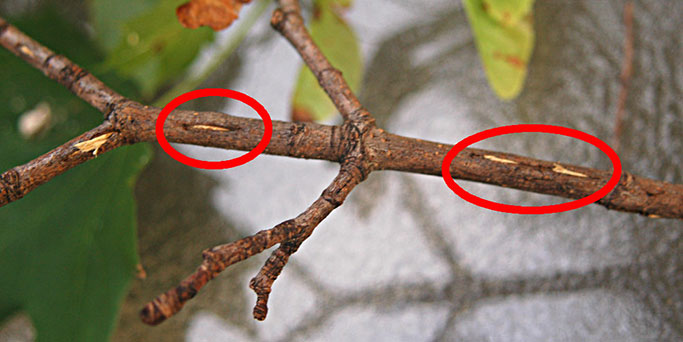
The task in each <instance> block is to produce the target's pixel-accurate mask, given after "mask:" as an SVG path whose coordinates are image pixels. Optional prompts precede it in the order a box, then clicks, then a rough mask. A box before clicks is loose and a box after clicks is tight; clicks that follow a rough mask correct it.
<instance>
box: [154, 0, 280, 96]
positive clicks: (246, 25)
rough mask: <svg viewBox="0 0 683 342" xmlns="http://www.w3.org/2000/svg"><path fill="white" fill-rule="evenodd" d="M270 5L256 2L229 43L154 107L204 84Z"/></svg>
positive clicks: (260, 0) (264, 0) (167, 93)
mask: <svg viewBox="0 0 683 342" xmlns="http://www.w3.org/2000/svg"><path fill="white" fill-rule="evenodd" d="M268 4H270V0H259V1H257V2H256V4H255V6H256V8H255V9H254V10H252V11H250V12H249V14H248V15H247V16H246V17H244V18H243V19H242V20H239V21H238V23H239V24H238V26H237V27H236V28H235V33H234V34H233V35H232V36H231V37H230V41H229V42H228V43H227V44H225V45H224V46H223V47H222V49H221V50H220V51H216V53H214V54H213V56H212V57H211V60H209V61H208V62H207V63H206V65H205V67H204V68H202V70H201V71H200V72H199V73H198V74H195V75H192V74H189V73H188V74H187V76H186V77H185V79H183V80H182V81H180V82H178V83H177V84H176V85H175V86H174V87H173V88H171V89H170V90H169V91H167V92H165V93H163V94H162V95H161V96H159V98H157V100H156V101H154V106H157V107H161V106H165V105H166V104H167V103H169V102H171V100H173V99H174V98H176V97H177V96H178V95H180V94H184V93H186V92H188V91H191V90H194V89H195V88H197V87H199V85H201V84H202V82H204V81H205V80H206V79H207V78H208V77H209V75H211V74H212V73H214V72H215V71H216V69H218V67H219V66H220V65H221V64H222V63H223V61H225V59H227V58H228V57H229V56H230V55H231V54H232V53H233V52H234V51H235V49H237V47H238V46H239V45H240V43H242V41H243V40H244V38H245V37H246V35H247V33H248V32H249V30H250V29H251V28H252V27H253V26H254V24H256V21H257V19H258V18H260V17H261V15H263V13H264V12H265V11H266V8H268Z"/></svg>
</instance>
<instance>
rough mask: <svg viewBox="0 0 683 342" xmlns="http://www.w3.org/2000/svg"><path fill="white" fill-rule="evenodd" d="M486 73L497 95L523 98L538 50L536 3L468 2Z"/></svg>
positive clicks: (521, 0)
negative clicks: (532, 58)
mask: <svg viewBox="0 0 683 342" xmlns="http://www.w3.org/2000/svg"><path fill="white" fill-rule="evenodd" d="M464 2H465V10H466V11H467V16H468V18H469V21H470V25H471V27H472V30H473V31H474V38H475V42H476V45H477V49H478V50H479V54H480V55H481V59H482V60H483V62H484V69H485V70H486V76H487V78H488V80H489V83H490V84H491V86H492V87H493V90H494V91H495V93H496V94H497V95H498V96H499V97H501V98H503V99H506V100H509V99H513V98H515V97H517V95H519V93H520V91H521V90H522V86H523V85H524V79H525V78H526V73H527V65H528V64H529V58H530V57H531V52H532V50H533V46H534V28H533V23H532V12H533V3H534V1H533V0H464Z"/></svg>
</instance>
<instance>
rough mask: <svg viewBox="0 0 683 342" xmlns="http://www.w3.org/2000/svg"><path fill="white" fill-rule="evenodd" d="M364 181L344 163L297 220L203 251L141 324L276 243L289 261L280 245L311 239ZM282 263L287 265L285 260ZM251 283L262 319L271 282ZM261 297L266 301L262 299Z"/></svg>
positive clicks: (155, 302) (152, 305)
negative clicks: (196, 263)
mask: <svg viewBox="0 0 683 342" xmlns="http://www.w3.org/2000/svg"><path fill="white" fill-rule="evenodd" d="M364 178H365V175H364V174H363V173H362V172H361V171H360V170H359V169H358V168H356V167H355V166H351V165H350V164H346V163H344V164H342V166H341V169H340V171H339V174H338V175H337V177H336V178H335V179H334V181H333V182H332V184H330V185H329V186H328V187H327V189H325V191H323V193H322V195H320V197H318V199H317V200H315V202H313V204H311V206H309V207H308V208H307V209H306V210H305V211H304V212H303V213H301V214H299V216H297V217H296V218H294V219H291V220H287V221H284V222H282V223H280V224H278V225H277V226H275V227H273V228H271V229H268V230H262V231H260V232H258V233H256V234H254V235H252V236H249V237H246V238H243V239H241V240H238V241H235V242H232V243H229V244H227V245H222V246H217V247H213V248H211V249H208V250H206V251H204V253H203V257H204V261H203V262H202V265H201V266H200V267H199V268H198V269H197V271H196V272H195V273H193V274H192V275H190V276H189V277H187V278H185V280H183V281H182V282H181V283H180V285H179V286H178V287H176V288H174V289H171V290H169V291H168V292H166V293H164V294H162V295H161V296H159V297H157V298H156V299H154V300H153V301H152V302H150V303H149V304H147V305H146V306H145V308H144V309H143V310H142V312H141V313H140V315H141V317H142V320H143V321H144V322H145V323H147V324H159V323H161V322H163V321H164V320H165V319H166V318H168V317H170V316H172V315H173V314H175V313H177V312H178V311H180V309H181V308H182V307H183V305H184V304H185V303H186V302H187V301H188V300H190V299H192V297H194V296H195V295H196V294H197V292H198V291H199V290H200V289H201V288H202V287H203V286H204V285H206V283H207V282H208V281H209V280H211V279H213V278H215V277H216V276H217V275H218V274H219V273H220V272H222V271H223V270H225V269H226V268H227V267H228V266H230V265H232V264H235V263H237V262H240V261H242V260H245V259H247V258H249V257H251V256H253V255H255V254H258V253H261V252H263V251H264V250H266V249H268V248H270V247H273V246H274V245H276V244H278V243H280V244H281V246H280V248H279V249H278V250H277V251H276V252H275V253H289V254H287V258H288V257H289V255H291V253H293V252H294V250H291V249H288V247H286V246H288V245H287V244H285V245H282V243H287V242H288V241H303V240H304V239H305V238H306V237H308V236H310V235H311V233H312V232H313V229H315V227H317V226H318V224H320V222H321V221H322V220H323V219H325V218H326V217H327V215H329V214H330V213H331V212H332V210H334V209H335V208H337V207H338V206H340V205H341V204H342V203H343V202H344V199H346V196H348V194H349V193H350V192H351V190H352V189H353V188H354V187H355V186H356V185H358V184H359V183H360V182H361V181H363V179H364ZM290 245H291V244H290ZM297 248H298V246H297ZM278 251H281V252H278ZM283 260H284V262H286V259H283ZM269 261H270V259H269ZM283 266H284V263H283V264H282V265H280V266H279V270H278V271H277V273H278V274H279V272H280V271H281V270H282V267H283ZM275 267H277V266H273V265H271V264H270V263H266V265H265V266H264V268H263V270H262V271H261V272H260V273H259V274H267V273H271V274H272V273H273V272H274V271H272V270H274V269H275ZM275 277H277V275H275V276H274V277H272V280H275ZM252 283H258V284H259V285H257V286H256V287H255V290H256V291H257V293H258V294H259V302H258V304H257V307H256V308H254V312H255V313H256V312H257V311H259V312H260V310H263V314H262V315H263V317H265V311H266V310H267V307H266V302H265V301H267V293H269V292H270V285H272V281H270V283H268V281H264V282H260V281H252ZM260 284H264V286H267V287H268V289H267V293H266V292H265V291H266V290H265V288H264V287H261V285H260ZM264 295H265V299H263V296H264ZM255 316H256V314H255Z"/></svg>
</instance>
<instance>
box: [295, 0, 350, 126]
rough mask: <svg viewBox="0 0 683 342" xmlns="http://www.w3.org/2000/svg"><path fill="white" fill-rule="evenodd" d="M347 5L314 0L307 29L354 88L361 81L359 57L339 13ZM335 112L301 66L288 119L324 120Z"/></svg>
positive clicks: (341, 0) (344, 0)
mask: <svg viewBox="0 0 683 342" xmlns="http://www.w3.org/2000/svg"><path fill="white" fill-rule="evenodd" d="M350 4H351V1H349V0H337V1H334V0H318V1H316V2H315V8H314V11H313V12H314V17H313V19H312V20H311V23H310V25H309V30H310V32H311V36H312V37H313V40H314V41H315V42H316V44H318V46H319V47H320V49H321V50H322V52H323V53H324V54H325V56H327V58H328V59H329V60H330V63H332V66H334V67H335V68H337V69H339V70H340V71H341V72H342V74H343V75H344V78H345V79H346V82H348V84H349V86H350V87H351V90H353V91H356V90H357V89H358V87H359V86H360V82H361V80H362V73H363V59H362V56H361V53H360V47H359V46H358V39H357V38H356V35H355V34H354V33H353V30H351V28H350V27H349V26H348V24H347V23H346V22H345V21H344V19H343V18H342V16H341V13H340V11H341V10H342V8H343V7H348V6H349V5H350ZM335 112H336V108H335V107H334V104H333V103H332V101H331V100H330V99H329V98H328V97H327V94H326V93H325V92H324V91H323V90H322V88H320V85H319V84H318V80H317V79H316V78H315V77H314V76H313V73H311V71H310V70H309V69H308V68H307V67H306V66H303V67H302V68H301V71H300V72H299V78H298V80H297V83H296V89H295V91H294V96H293V100H292V119H293V120H295V121H312V120H324V119H326V118H328V117H329V116H330V115H332V114H334V113H335Z"/></svg>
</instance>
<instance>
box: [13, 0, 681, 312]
mask: <svg viewBox="0 0 683 342" xmlns="http://www.w3.org/2000/svg"><path fill="white" fill-rule="evenodd" d="M278 2H279V4H280V8H279V9H277V10H276V11H275V12H274V13H273V16H272V18H271V24H272V25H273V27H274V28H275V29H276V30H278V31H279V32H280V33H281V34H282V35H283V36H284V37H285V38H286V39H287V40H289V42H290V43H291V44H292V45H293V46H294V47H295V48H296V49H297V51H298V52H299V54H300V55H301V56H302V58H303V59H304V61H305V62H306V64H307V65H308V67H309V68H310V69H311V71H312V72H313V74H314V75H315V76H316V77H317V79H318V81H319V83H320V85H321V87H322V88H323V89H324V90H325V91H326V92H327V94H328V95H329V96H330V98H331V99H332V101H333V102H334V104H335V105H336V107H337V109H338V110H339V112H340V113H341V115H342V117H343V118H344V124H342V125H341V126H327V125H320V124H316V123H291V122H281V121H274V122H273V136H272V139H271V142H270V144H269V145H268V147H267V148H266V150H265V153H267V154H274V155H281V156H290V157H296V158H311V159H322V160H329V161H333V162H338V163H340V165H341V167H340V171H339V174H338V175H337V177H336V178H335V179H334V181H333V182H332V183H331V184H330V185H329V186H328V187H327V188H326V189H325V191H323V193H322V195H321V196H320V197H319V198H318V199H317V200H316V201H315V202H313V204H311V206H310V207H308V208H307V209H306V210H305V211H304V212H302V213H301V214H300V215H299V216H297V217H296V218H294V219H291V220H287V221H284V222H282V223H280V224H278V225H277V226H275V227H273V228H271V229H268V230H263V231H260V232H258V233H256V234H254V235H252V236H249V237H246V238H243V239H241V240H238V241H235V242H232V243H230V244H226V245H222V246H217V247H214V248H211V249H208V250H206V251H204V253H203V256H204V261H203V262H202V264H201V266H200V267H199V268H198V269H197V271H196V272H195V273H194V274H192V275H190V276H189V277H187V278H186V279H185V280H184V281H183V282H181V284H180V285H179V286H178V287H176V288H174V289H172V290H170V291H168V292H166V293H165V294H162V295H161V296H159V297H157V298H156V299H155V300H154V301H152V302H151V303H149V304H148V305H147V306H145V308H144V309H143V311H142V312H141V316H142V319H143V321H145V322H147V323H149V324H158V323H160V322H161V321H163V320H164V319H166V318H168V317H170V316H172V315H173V314H174V313H176V312H178V311H179V310H180V309H181V308H182V307H183V305H184V304H185V303H186V302H187V301H188V300H189V299H191V298H192V297H194V296H195V295H196V294H197V292H198V291H199V290H200V289H201V288H202V287H203V286H204V285H205V284H206V283H207V282H208V281H209V280H211V279H213V278H214V277H216V276H217V275H218V274H219V273H220V272H221V271H223V270H224V269H225V268H227V267H228V266H230V265H232V264H234V263H236V262H239V261H242V260H245V259H247V258H249V257H251V256H252V255H255V254H258V253H260V252H262V251H264V250H265V249H268V248H270V247H272V246H274V245H276V244H280V246H279V247H278V249H276V250H275V251H274V252H273V254H272V255H271V257H270V258H269V259H268V261H267V262H266V263H265V265H264V266H263V267H262V268H261V270H260V271H259V273H258V274H257V275H256V276H255V277H254V278H253V279H252V280H251V282H250V287H251V288H252V289H253V290H254V291H255V292H256V294H257V297H258V299H257V303H256V306H255V308H254V317H255V318H257V319H264V318H265V316H266V313H267V300H268V296H269V294H270V291H271V287H272V284H273V282H274V281H275V279H276V278H277V277H278V276H279V274H280V273H281V271H282V269H283V267H284V265H285V264H286V263H287V261H288V259H289V257H290V256H291V255H292V254H293V253H294V252H296V251H297V250H298V248H299V247H300V245H301V243H303V241H304V240H305V239H306V238H307V237H308V236H310V235H311V234H312V232H313V230H314V229H315V227H317V226H318V224H319V223H320V222H321V221H322V220H323V219H325V218H326V217H327V215H329V213H330V212H331V211H332V210H334V209H335V208H336V207H338V206H340V205H341V204H342V203H343V201H344V199H345V198H346V197H347V196H348V194H349V193H350V192H351V190H352V189H353V188H354V187H355V186H356V185H358V184H359V183H360V182H362V181H363V180H364V179H365V178H366V177H367V175H368V174H369V173H370V172H372V171H374V170H395V171H402V172H412V173H422V174H429V175H436V176H440V175H441V163H442V161H443V158H444V157H445V155H446V153H447V152H448V151H449V150H450V149H451V148H452V145H449V144H440V143H436V142H429V141H424V140H419V139H414V138H408V137H402V136H398V135H394V134H390V133H387V132H385V131H383V130H382V129H380V128H377V127H376V126H375V121H374V119H373V117H372V115H371V114H370V113H369V112H368V111H367V110H365V109H364V108H363V107H362V106H361V104H360V102H359V101H358V99H357V98H356V96H355V95H354V94H353V92H352V91H351V90H350V88H349V87H348V85H347V84H346V81H345V80H344V78H343V77H342V75H341V73H340V72H339V71H338V70H337V69H335V68H334V67H333V66H332V65H331V64H330V63H329V61H328V60H327V59H326V58H325V56H324V55H323V54H322V53H321V52H320V50H319V49H318V47H317V46H316V45H315V43H314V42H313V41H312V40H311V37H310V35H309V34H308V32H307V31H306V28H305V26H304V24H303V19H302V17H301V13H300V8H299V4H298V1H296V0H280V1H278ZM0 45H2V46H4V47H5V48H7V49H8V50H10V51H12V52H13V53H15V54H16V55H17V56H19V57H20V58H22V59H24V60H26V61H27V62H28V63H29V64H31V65H33V66H34V67H35V68H37V69H39V70H41V71H42V72H43V73H45V74H46V75H47V76H48V77H50V78H52V79H55V80H56V81H58V82H59V83H61V84H63V85H64V86H66V87H67V88H68V89H70V90H71V91H72V92H74V93H75V94H76V95H77V96H79V97H80V98H82V99H83V100H85V101H86V102H88V103H89V104H91V105H92V106H93V107H95V108H97V109H99V110H100V111H101V112H102V113H104V117H105V119H104V122H103V123H102V124H101V125H100V126H98V127H95V128H94V129H92V130H90V131H88V132H86V133H84V134H82V135H81V136H79V137H76V138H74V139H72V140H70V141H68V142H66V143H65V144H63V145H61V146H59V147H57V148H55V149H53V150H52V151H50V152H48V153H47V154H45V155H43V156H40V157H38V158H36V159H34V160H32V161H30V162H28V163H26V164H24V165H20V166H17V167H15V168H13V169H11V170H8V171H6V172H5V173H3V174H2V175H0V206H3V205H5V204H8V203H10V202H12V201H15V200H17V199H19V198H21V197H23V196H24V195H26V194H27V193H28V192H30V191H31V190H33V189H35V188H36V187H38V186H40V185H41V184H43V183H45V182H47V181H48V180H50V179H52V178H54V177H55V176H57V175H59V174H61V173H62V172H65V171H66V170H68V169H70V168H72V167H74V166H76V165H79V164H81V163H84V162H86V161H87V160H90V159H92V158H94V157H95V156H97V155H98V154H101V153H105V152H107V151H110V150H113V149H115V148H117V147H119V146H123V145H126V144H135V143H138V142H145V141H154V140H156V136H155V123H156V119H157V117H158V115H159V112H160V109H159V108H154V107H149V106H145V105H142V104H140V103H137V102H134V101H131V100H129V99H126V98H124V97H122V96H121V95H119V94H117V93H116V92H115V91H113V90H112V89H110V88H108V87H107V86H105V85H104V84H103V83H102V82H101V81H99V80H98V79H97V78H95V77H94V76H93V75H91V74H90V73H88V72H87V71H85V70H83V69H82V68H80V67H78V66H77V65H76V64H74V63H73V62H71V61H70V60H68V59H67V58H66V57H64V56H60V55H56V54H55V53H53V52H52V51H50V50H49V49H47V48H46V47H44V46H42V45H40V44H39V43H38V42H36V41H34V40H32V39H31V38H29V37H28V36H26V35H24V34H23V33H21V32H20V31H19V30H17V29H16V28H15V27H13V26H11V25H10V24H8V23H7V22H6V21H4V20H3V19H2V18H0ZM164 133H165V135H166V137H167V139H168V140H169V141H172V142H178V143H189V144H195V145H202V146H212V147H221V148H226V149H236V150H250V149H252V148H253V147H255V146H256V145H257V144H258V142H259V141H260V139H261V136H262V135H263V124H262V123H261V121H260V120H255V119H247V118H241V117H235V116H231V115H226V114H222V113H216V112H194V111H183V110H176V111H173V112H172V113H171V114H170V115H169V117H168V119H167V120H166V122H165V124H164ZM450 170H451V175H452V176H453V177H454V178H457V179H466V180H471V181H477V182H483V183H488V184H494V185H499V186H503V187H510V188H515V189H520V190H525V191H532V192H537V193H541V194H549V195H555V196H561V197H565V198H581V197H585V196H587V195H589V194H591V193H593V192H595V191H596V190H597V189H599V188H600V187H602V186H603V185H604V184H605V183H606V182H607V180H608V179H609V177H610V173H609V172H607V171H602V170H596V169H590V168H585V167H580V166H574V165H567V164H562V165H561V164H559V163H556V162H548V161H541V160H536V159H532V158H526V157H522V156H516V155H512V154H507V153H500V152H492V151H486V150H480V149H472V148H470V149H465V150H464V151H462V152H461V153H459V154H458V156H457V157H456V158H455V159H454V160H453V162H452V164H451V168H450ZM598 203H599V204H602V205H603V206H605V207H607V208H608V209H613V210H620V211H629V212H636V213H640V214H644V215H648V216H651V217H655V216H660V217H670V218H678V219H681V218H683V185H677V184H669V183H665V182H661V181H656V180H651V179H647V178H642V177H638V176H633V175H631V174H629V173H624V174H623V176H622V179H621V182H620V183H619V185H618V186H617V187H616V188H615V189H614V190H613V191H612V193H611V194H609V195H608V196H606V197H605V198H603V199H601V200H600V201H599V202H598Z"/></svg>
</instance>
